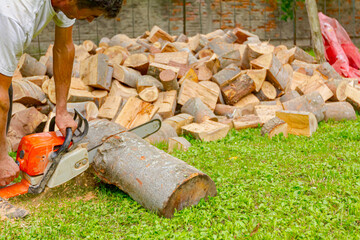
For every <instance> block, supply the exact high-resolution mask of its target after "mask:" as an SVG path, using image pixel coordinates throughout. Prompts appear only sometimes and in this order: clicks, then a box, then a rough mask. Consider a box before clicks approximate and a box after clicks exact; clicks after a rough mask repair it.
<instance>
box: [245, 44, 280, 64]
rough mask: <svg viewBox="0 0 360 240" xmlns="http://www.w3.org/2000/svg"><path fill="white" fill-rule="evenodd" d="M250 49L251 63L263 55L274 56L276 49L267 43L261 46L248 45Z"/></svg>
mask: <svg viewBox="0 0 360 240" xmlns="http://www.w3.org/2000/svg"><path fill="white" fill-rule="evenodd" d="M248 47H249V49H248V57H249V61H250V62H251V61H252V60H254V59H257V58H258V57H260V56H262V55H266V54H273V52H274V50H275V47H274V46H272V45H270V44H268V43H267V42H262V43H260V44H257V43H255V44H248Z"/></svg>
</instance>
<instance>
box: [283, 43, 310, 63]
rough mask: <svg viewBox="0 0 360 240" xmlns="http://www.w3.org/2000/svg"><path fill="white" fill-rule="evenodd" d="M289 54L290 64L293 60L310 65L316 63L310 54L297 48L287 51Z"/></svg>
mask: <svg viewBox="0 0 360 240" xmlns="http://www.w3.org/2000/svg"><path fill="white" fill-rule="evenodd" d="M289 52H290V53H291V56H290V58H289V62H290V63H292V62H293V61H294V60H298V61H302V62H306V63H311V64H314V63H316V61H315V59H314V57H313V56H311V55H310V54H308V53H307V52H305V51H304V50H302V49H301V48H299V47H293V48H292V49H290V50H289Z"/></svg>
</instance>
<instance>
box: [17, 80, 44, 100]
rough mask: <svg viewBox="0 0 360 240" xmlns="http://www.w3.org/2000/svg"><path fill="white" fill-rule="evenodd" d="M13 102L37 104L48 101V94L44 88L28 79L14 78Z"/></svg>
mask: <svg viewBox="0 0 360 240" xmlns="http://www.w3.org/2000/svg"><path fill="white" fill-rule="evenodd" d="M12 85H13V102H18V103H22V104H24V105H25V106H37V105H43V104H45V103H46V96H45V94H44V93H43V91H42V89H41V88H40V87H38V86H37V85H36V84H34V83H32V82H30V81H27V80H13V81H12Z"/></svg>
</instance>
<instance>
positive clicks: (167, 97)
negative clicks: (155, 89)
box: [154, 90, 177, 119]
mask: <svg viewBox="0 0 360 240" xmlns="http://www.w3.org/2000/svg"><path fill="white" fill-rule="evenodd" d="M176 97H177V92H176V90H171V91H166V92H160V93H159V98H158V99H157V101H156V102H154V106H156V107H159V111H158V114H160V116H161V117H162V118H164V119H166V118H169V117H172V116H174V114H175V109H176Z"/></svg>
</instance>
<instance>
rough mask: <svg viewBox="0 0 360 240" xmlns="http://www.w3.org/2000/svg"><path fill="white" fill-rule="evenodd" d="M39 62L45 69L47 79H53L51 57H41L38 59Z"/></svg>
mask: <svg viewBox="0 0 360 240" xmlns="http://www.w3.org/2000/svg"><path fill="white" fill-rule="evenodd" d="M39 62H40V63H42V64H44V66H45V67H46V75H47V76H48V77H53V75H54V67H53V57H52V56H42V57H40V59H39Z"/></svg>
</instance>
